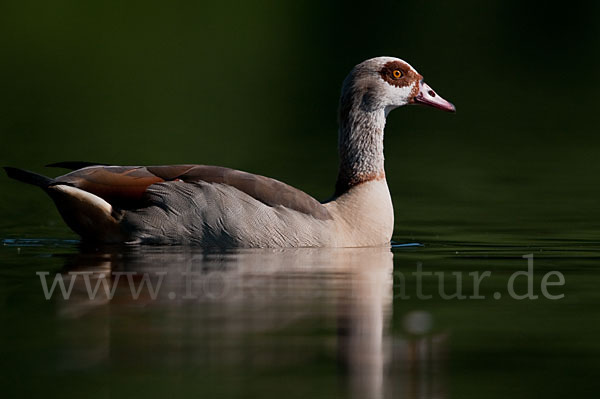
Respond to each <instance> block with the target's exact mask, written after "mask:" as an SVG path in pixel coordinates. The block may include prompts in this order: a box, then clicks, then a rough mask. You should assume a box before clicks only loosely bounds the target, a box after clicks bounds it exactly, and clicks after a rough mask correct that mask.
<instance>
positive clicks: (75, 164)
mask: <svg viewBox="0 0 600 399" xmlns="http://www.w3.org/2000/svg"><path fill="white" fill-rule="evenodd" d="M46 166H47V167H49V168H64V169H71V170H77V169H81V168H87V167H88V166H108V165H107V164H105V163H98V162H86V161H65V162H56V163H51V164H49V165H46Z"/></svg>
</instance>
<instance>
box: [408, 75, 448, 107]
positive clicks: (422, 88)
mask: <svg viewBox="0 0 600 399" xmlns="http://www.w3.org/2000/svg"><path fill="white" fill-rule="evenodd" d="M413 103H415V104H424V105H429V106H430V107H434V108H438V109H441V110H444V111H448V112H456V107H455V106H454V105H453V104H452V103H451V102H448V101H446V100H444V99H443V98H442V97H441V96H439V95H438V94H437V93H436V92H435V91H433V89H432V88H431V87H429V85H428V84H427V83H425V82H424V81H423V80H421V81H420V82H419V94H417V95H416V96H415V97H414V98H413Z"/></svg>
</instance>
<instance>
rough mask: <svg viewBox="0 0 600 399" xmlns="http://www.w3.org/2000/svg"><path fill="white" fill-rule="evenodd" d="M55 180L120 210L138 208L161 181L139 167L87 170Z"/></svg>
mask: <svg viewBox="0 0 600 399" xmlns="http://www.w3.org/2000/svg"><path fill="white" fill-rule="evenodd" d="M55 180H56V182H58V183H66V184H70V185H72V186H75V187H77V188H80V189H82V190H85V191H87V192H90V193H92V194H95V195H97V196H99V197H101V198H103V199H104V200H106V201H107V202H109V203H110V204H111V205H115V206H118V207H120V208H132V207H136V206H139V204H140V201H141V200H142V198H143V196H144V192H145V191H146V189H147V188H148V186H150V185H152V184H154V183H160V182H163V181H164V179H162V178H160V177H158V176H156V175H153V174H152V173H150V172H148V170H147V169H146V168H144V167H142V166H90V167H87V168H83V169H79V170H76V171H74V172H71V173H68V174H66V175H64V176H60V177H58V178H56V179H55Z"/></svg>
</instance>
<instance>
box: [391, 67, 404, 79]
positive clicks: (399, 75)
mask: <svg viewBox="0 0 600 399" xmlns="http://www.w3.org/2000/svg"><path fill="white" fill-rule="evenodd" d="M392 75H394V78H396V79H400V78H401V77H402V71H400V70H399V69H394V72H392Z"/></svg>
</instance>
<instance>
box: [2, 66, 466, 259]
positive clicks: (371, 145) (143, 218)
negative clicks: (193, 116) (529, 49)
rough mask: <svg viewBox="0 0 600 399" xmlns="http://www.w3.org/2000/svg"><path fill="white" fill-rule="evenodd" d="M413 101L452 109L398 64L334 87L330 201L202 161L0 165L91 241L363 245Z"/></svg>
mask: <svg viewBox="0 0 600 399" xmlns="http://www.w3.org/2000/svg"><path fill="white" fill-rule="evenodd" d="M411 103H422V104H426V105H430V106H433V107H436V108H440V109H443V110H447V111H454V106H453V105H452V104H450V103H449V102H447V101H445V100H444V99H442V98H441V97H440V96H438V95H437V94H436V93H435V92H434V91H433V90H432V89H431V88H430V87H429V86H427V85H426V84H425V83H424V82H423V80H422V76H421V75H419V74H418V73H417V72H416V71H415V70H414V69H413V68H412V67H411V66H410V65H409V64H407V63H406V62H404V61H402V60H400V59H397V58H392V57H378V58H373V59H370V60H367V61H365V62H363V63H361V64H359V65H357V66H356V67H354V69H353V70H352V71H351V72H350V74H349V75H348V77H347V78H346V80H345V81H344V85H343V88H342V96H341V101H340V129H339V145H338V151H339V156H340V168H339V174H338V180H337V183H336V187H335V194H334V196H333V198H332V199H331V200H329V201H327V202H325V203H320V202H318V201H317V200H316V199H314V198H313V197H311V196H310V195H308V194H306V193H304V192H302V191H300V190H298V189H295V188H293V187H291V186H289V185H287V184H285V183H282V182H279V181H277V180H275V179H271V178H268V177H264V176H259V175H254V174H251V173H246V172H242V171H238V170H233V169H228V168H223V167H218V166H207V165H170V166H153V167H143V166H105V165H94V164H86V163H80V162H65V163H59V164H54V165H52V166H58V167H65V168H70V169H73V171H72V172H70V173H68V174H66V175H63V176H59V177H57V178H47V177H45V176H41V175H38V174H35V173H32V172H28V171H24V170H21V169H16V168H10V167H7V168H5V169H6V171H7V173H8V175H9V176H10V177H13V178H15V179H17V180H20V181H23V182H26V183H30V184H34V185H37V186H39V187H41V188H42V189H44V190H45V191H46V192H47V193H48V194H49V196H50V197H51V198H52V199H53V200H54V202H55V204H56V206H57V208H58V210H59V212H60V214H61V215H62V217H63V219H64V220H65V222H66V223H67V225H69V227H71V229H73V230H74V231H75V232H76V233H78V234H79V235H80V236H81V237H82V238H83V239H84V240H86V241H93V242H101V243H142V244H194V245H202V246H205V247H363V246H377V245H385V244H388V243H389V242H390V239H391V236H392V233H393V226H394V211H393V207H392V200H391V196H390V193H389V190H388V186H387V182H386V179H385V172H384V165H383V130H384V127H385V119H386V116H387V114H388V113H389V112H390V111H391V110H392V109H394V108H397V107H399V106H402V105H405V104H411Z"/></svg>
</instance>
